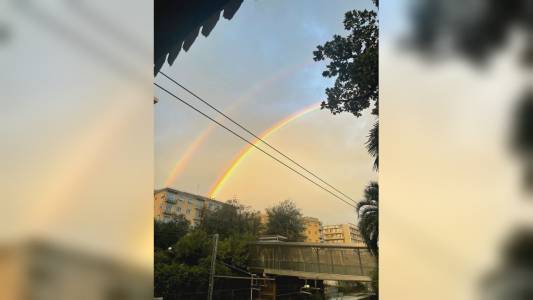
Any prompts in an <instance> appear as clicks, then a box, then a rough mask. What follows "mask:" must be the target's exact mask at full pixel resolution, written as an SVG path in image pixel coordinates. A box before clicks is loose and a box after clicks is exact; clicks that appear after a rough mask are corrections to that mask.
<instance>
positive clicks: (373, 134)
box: [366, 122, 379, 171]
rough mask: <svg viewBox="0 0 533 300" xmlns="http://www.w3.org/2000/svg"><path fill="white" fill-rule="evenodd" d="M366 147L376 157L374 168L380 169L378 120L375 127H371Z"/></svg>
mask: <svg viewBox="0 0 533 300" xmlns="http://www.w3.org/2000/svg"><path fill="white" fill-rule="evenodd" d="M366 149H367V150H368V153H370V155H372V157H374V169H375V170H376V171H377V170H378V169H379V122H376V123H375V124H374V127H372V129H370V133H369V134H368V140H367V141H366Z"/></svg>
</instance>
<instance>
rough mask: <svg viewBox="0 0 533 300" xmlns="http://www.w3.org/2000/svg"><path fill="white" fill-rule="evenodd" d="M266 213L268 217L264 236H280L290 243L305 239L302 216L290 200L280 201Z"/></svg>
mask: <svg viewBox="0 0 533 300" xmlns="http://www.w3.org/2000/svg"><path fill="white" fill-rule="evenodd" d="M266 212H267V215H268V222H267V224H266V232H265V233H266V234H275V235H282V236H284V237H286V238H287V240H288V241H292V242H300V241H303V240H304V239H305V236H304V235H303V232H304V230H305V225H304V222H303V216H302V213H301V212H300V209H298V208H297V207H296V205H295V204H294V202H292V201H291V200H285V201H282V202H281V203H279V204H278V205H275V206H272V207H270V208H267V209H266Z"/></svg>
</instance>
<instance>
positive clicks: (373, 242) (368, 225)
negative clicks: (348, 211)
mask: <svg viewBox="0 0 533 300" xmlns="http://www.w3.org/2000/svg"><path fill="white" fill-rule="evenodd" d="M378 203H379V186H378V183H377V182H374V181H372V182H370V183H369V184H368V185H367V186H366V188H365V191H364V198H363V200H361V201H360V202H359V203H357V207H356V210H357V214H358V216H359V223H358V227H359V231H360V232H361V235H362V236H363V239H364V241H365V244H366V245H367V247H368V250H369V251H370V252H371V253H372V254H373V255H375V256H378V240H379V220H378V218H379V215H378Z"/></svg>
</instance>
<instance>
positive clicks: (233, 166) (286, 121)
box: [209, 102, 320, 198]
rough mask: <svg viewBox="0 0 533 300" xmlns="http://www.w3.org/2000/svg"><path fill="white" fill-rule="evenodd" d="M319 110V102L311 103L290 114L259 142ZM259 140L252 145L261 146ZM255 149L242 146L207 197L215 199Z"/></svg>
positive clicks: (269, 129)
mask: <svg viewBox="0 0 533 300" xmlns="http://www.w3.org/2000/svg"><path fill="white" fill-rule="evenodd" d="M319 109H320V102H318V103H313V104H311V105H309V106H307V107H305V108H304V109H301V110H299V111H297V112H295V113H292V114H291V115H289V116H287V117H285V118H283V119H282V120H280V121H278V122H277V123H276V124H274V125H272V126H271V127H270V128H268V129H266V130H265V131H264V132H263V133H261V134H260V135H259V137H260V138H261V140H265V139H267V138H268V137H269V136H271V135H272V134H274V133H275V132H276V131H278V130H280V129H282V128H283V127H285V126H287V125H288V124H290V123H291V122H293V121H294V120H297V119H299V118H301V117H303V116H305V115H306V114H308V113H310V112H313V111H317V110H319ZM261 140H260V139H256V140H255V141H254V142H253V143H252V144H253V145H255V146H258V145H259V144H261V143H262V142H261ZM254 149H255V147H254V146H252V145H250V144H247V145H246V146H244V147H243V148H242V149H241V150H240V151H239V153H238V154H237V155H236V156H235V158H234V159H233V160H232V162H231V163H230V164H229V166H228V167H227V168H226V169H225V170H224V172H222V173H221V175H220V176H219V177H218V178H217V180H216V181H215V183H214V184H213V185H212V186H211V189H210V191H209V197H211V198H215V197H217V195H218V193H219V192H220V190H221V189H222V188H223V187H224V184H225V183H226V182H227V181H228V179H229V178H230V177H231V175H232V174H233V173H234V172H235V170H236V169H237V168H238V167H239V165H240V164H241V163H242V162H243V160H244V159H245V158H246V157H247V156H248V155H249V154H250V153H251V152H252V151H253V150H254Z"/></svg>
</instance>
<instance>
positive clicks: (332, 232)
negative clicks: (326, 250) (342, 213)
mask: <svg viewBox="0 0 533 300" xmlns="http://www.w3.org/2000/svg"><path fill="white" fill-rule="evenodd" d="M322 232H323V236H324V242H325V243H333V244H357V245H358V246H365V244H364V242H363V238H362V237H361V233H360V232H359V229H358V228H357V226H356V225H354V224H351V223H346V224H336V225H324V226H323V230H322Z"/></svg>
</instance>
